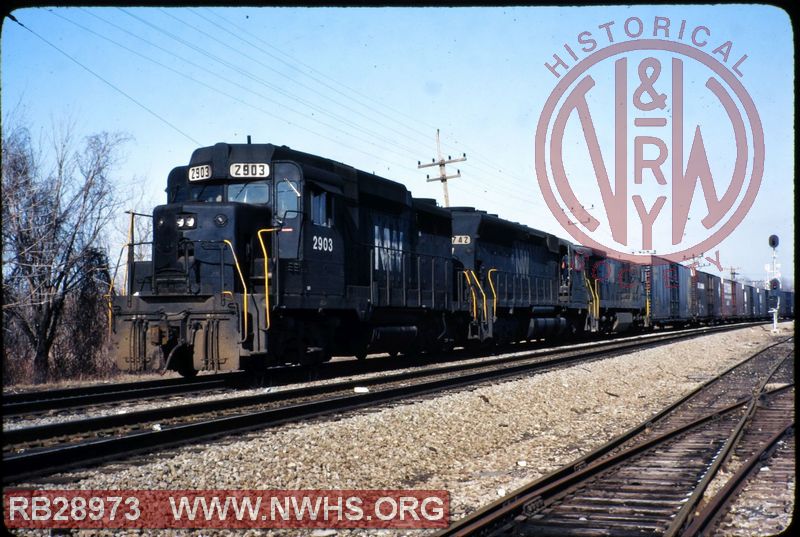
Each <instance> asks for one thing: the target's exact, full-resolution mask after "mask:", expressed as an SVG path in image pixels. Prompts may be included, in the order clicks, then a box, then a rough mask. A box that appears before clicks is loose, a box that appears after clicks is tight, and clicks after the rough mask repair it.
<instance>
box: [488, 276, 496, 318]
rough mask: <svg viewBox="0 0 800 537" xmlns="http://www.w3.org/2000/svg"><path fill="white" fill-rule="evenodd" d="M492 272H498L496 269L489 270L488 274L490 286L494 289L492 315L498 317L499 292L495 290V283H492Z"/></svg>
mask: <svg viewBox="0 0 800 537" xmlns="http://www.w3.org/2000/svg"><path fill="white" fill-rule="evenodd" d="M492 272H497V269H496V268H493V269H489V273H488V274H487V278H488V279H489V286H490V287H491V288H492V315H493V316H494V317H497V291H496V290H495V288H494V282H493V281H492Z"/></svg>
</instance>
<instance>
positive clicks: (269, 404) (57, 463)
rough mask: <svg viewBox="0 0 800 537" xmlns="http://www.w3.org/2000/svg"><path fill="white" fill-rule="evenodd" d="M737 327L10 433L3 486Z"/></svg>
mask: <svg viewBox="0 0 800 537" xmlns="http://www.w3.org/2000/svg"><path fill="white" fill-rule="evenodd" d="M733 328H734V327H733V326H726V327H713V328H710V327H706V328H702V329H696V330H685V331H681V332H670V333H665V334H651V335H648V336H641V337H636V338H626V339H625V340H622V341H613V342H601V343H594V344H585V345H580V346H577V348H571V349H566V350H565V349H555V350H552V349H548V350H541V351H532V352H523V353H515V354H511V355H505V356H500V357H496V358H491V359H488V360H482V361H480V362H479V363H474V362H473V363H469V364H452V365H444V366H439V367H436V368H432V369H427V370H423V371H417V370H412V371H409V372H405V373H397V374H394V375H388V376H384V377H377V378H372V379H361V380H356V381H345V382H338V383H333V384H328V385H317V386H311V387H307V388H296V389H287V390H283V391H279V392H270V393H262V394H259V395H256V396H247V397H238V398H226V399H222V400H216V401H207V402H203V403H197V404H190V405H181V406H176V407H164V408H158V409H154V410H147V411H141V412H136V413H129V414H121V415H113V416H104V417H101V418H92V419H89V420H76V421H72V422H62V423H57V424H52V425H47V426H40V427H31V428H24V429H16V430H9V431H6V434H5V442H4V454H3V463H4V465H5V467H6V472H5V475H4V477H3V480H4V482H13V481H18V480H19V479H22V478H26V477H31V476H35V475H42V474H48V473H53V472H56V471H60V470H64V469H68V468H71V467H75V466H80V465H86V464H90V463H96V462H100V461H103V460H108V459H113V458H120V457H125V456H128V455H130V454H133V453H140V452H144V451H149V450H153V449H159V448H163V447H169V446H174V445H177V444H182V443H188V442H193V441H197V440H201V439H209V438H213V437H218V436H222V435H227V434H231V433H235V432H241V431H246V430H251V429H255V428H263V427H270V426H275V425H279V424H282V423H286V422H291V421H298V420H303V419H311V418H316V417H321V416H326V415H330V414H334V413H341V412H345V411H348V410H353V409H358V408H364V407H367V406H374V405H378V404H382V403H386V402H391V401H396V400H399V399H403V398H409V397H415V396H422V395H427V394H430V393H438V392H441V391H442V390H446V389H451V388H458V387H463V386H468V385H473V384H476V383H479V382H483V381H490V380H497V379H503V378H506V377H511V376H518V375H522V374H529V373H531V372H544V371H547V370H552V369H554V368H559V367H565V366H567V365H572V364H574V363H575V362H578V361H583V360H589V359H600V358H604V357H608V356H616V355H619V354H620V353H625V352H634V351H637V350H642V349H644V348H648V347H652V346H657V345H661V344H666V343H672V342H675V341H679V340H682V339H687V338H693V337H699V336H702V335H706V334H708V333H713V332H717V331H720V330H730V329H733ZM356 387H368V390H369V391H367V392H366V393H353V390H354V388H356ZM190 418H191V419H190Z"/></svg>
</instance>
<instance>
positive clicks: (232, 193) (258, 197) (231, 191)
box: [227, 181, 269, 204]
mask: <svg viewBox="0 0 800 537" xmlns="http://www.w3.org/2000/svg"><path fill="white" fill-rule="evenodd" d="M227 195H228V196H227V197H228V201H234V202H237V203H250V204H253V203H268V202H269V185H268V183H267V182H266V181H251V182H249V183H231V184H229V185H228V186H227Z"/></svg>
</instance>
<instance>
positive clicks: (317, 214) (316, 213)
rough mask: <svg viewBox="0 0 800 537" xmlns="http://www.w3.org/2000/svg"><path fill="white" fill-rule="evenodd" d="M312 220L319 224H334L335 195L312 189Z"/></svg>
mask: <svg viewBox="0 0 800 537" xmlns="http://www.w3.org/2000/svg"><path fill="white" fill-rule="evenodd" d="M311 221H312V223H314V225H317V226H324V227H332V226H333V196H331V194H330V193H328V192H325V191H324V190H317V189H312V190H311Z"/></svg>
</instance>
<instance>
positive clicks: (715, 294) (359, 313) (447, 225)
mask: <svg viewBox="0 0 800 537" xmlns="http://www.w3.org/2000/svg"><path fill="white" fill-rule="evenodd" d="M152 218H153V240H152V242H151V243H148V244H149V245H150V247H151V259H150V260H149V261H135V260H134V259H133V250H134V248H135V247H136V246H141V245H143V244H144V243H142V242H136V241H134V239H133V237H132V235H131V239H130V241H129V246H128V262H127V264H126V277H125V292H124V293H122V294H120V295H119V296H114V297H113V299H112V303H111V307H110V317H111V320H110V321H111V322H110V329H111V336H112V342H113V345H112V352H113V353H114V355H115V358H116V362H117V365H118V366H119V368H120V369H122V370H126V371H143V370H148V369H173V370H177V371H179V372H180V373H181V374H183V375H185V376H191V375H194V374H196V373H197V371H199V370H214V371H220V370H234V369H262V368H264V367H266V366H268V365H272V364H283V363H297V364H313V363H319V362H323V361H326V360H328V359H330V357H331V356H332V355H334V354H336V355H339V354H343V355H354V356H356V357H358V358H364V357H365V356H366V354H367V353H373V352H388V353H390V354H397V353H407V352H426V351H435V350H446V349H449V348H451V347H453V346H454V345H469V344H472V343H476V344H487V343H507V342H512V341H521V340H528V339H533V338H543V337H544V338H557V337H567V336H570V335H572V334H579V333H584V332H622V331H625V330H630V329H638V328H643V327H647V326H651V325H654V324H676V323H682V322H690V321H702V322H713V321H714V320H716V319H718V317H719V316H720V315H724V314H726V313H727V314H728V315H729V316H730V317H731V318H733V317H744V316H748V315H750V316H753V315H755V310H754V309H752V308H751V310H748V312H746V311H745V309H744V300H745V299H744V295H742V293H743V290H742V289H741V288H739V290H738V291H737V290H736V287H735V285H736V284H735V282H734V286H732V287H731V292H730V293H732V294H730V298H729V299H728V300H727V302H726V301H725V299H726V297H728V296H729V295H726V294H725V291H724V285H721V282H720V280H719V278H716V277H714V276H711V275H704V274H703V273H697V274H695V275H694V276H692V275H691V274H690V270H689V269H688V268H687V267H684V266H683V265H679V264H675V263H669V262H665V261H663V260H655V259H654V260H653V262H652V263H651V264H649V265H636V264H631V263H626V262H622V261H619V260H616V259H611V258H609V257H608V256H606V254H605V253H604V252H602V251H598V250H594V249H590V248H585V247H582V246H576V245H573V244H571V243H569V242H568V241H565V240H563V239H560V238H558V237H556V236H554V235H551V234H548V233H544V232H542V231H539V230H536V229H533V228H530V227H527V226H524V225H522V224H518V223H515V222H509V221H507V220H504V219H502V218H500V217H498V216H497V215H491V214H488V213H486V212H484V211H480V210H477V209H474V208H469V207H462V208H450V209H445V208H441V207H438V206H437V205H436V203H435V202H434V201H433V200H429V199H417V198H413V197H412V196H411V194H410V192H409V191H408V190H407V189H406V187H405V186H403V185H402V184H399V183H396V182H393V181H390V180H388V179H385V178H382V177H378V176H376V175H374V174H371V173H366V172H363V171H360V170H357V169H355V168H353V167H351V166H347V165H345V164H342V163H339V162H336V161H333V160H329V159H325V158H322V157H319V156H316V155H311V154H308V153H303V152H300V151H296V150H293V149H290V148H288V147H286V146H275V145H271V144H250V143H248V144H225V143H219V144H216V145H214V146H211V147H204V148H200V149H197V150H196V151H194V153H193V154H192V156H191V159H190V161H189V163H188V165H186V166H178V167H176V168H174V169H173V170H172V171H171V173H170V174H169V177H168V179H167V203H166V204H164V205H160V206H158V207H156V208H155V209H154V210H153V215H152ZM132 230H133V225H132V226H131V234H132V232H133V231H132ZM737 293H738V294H737ZM748 296H749V297H750V298H748V300H749V301H750V302H749V303H750V304H754V303H755V299H754V298H752V294H751V295H748ZM737 304H740V305H741V308H742V309H741V311H740V310H735V312H734V313H733V314H731V313H730V312H731V311H732V310H731V308H732V307H735V306H736V305H737ZM783 304H784V305H783V306H782V307H783V308H788V306H786V304H788V302H787V301H785V300H783Z"/></svg>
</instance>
